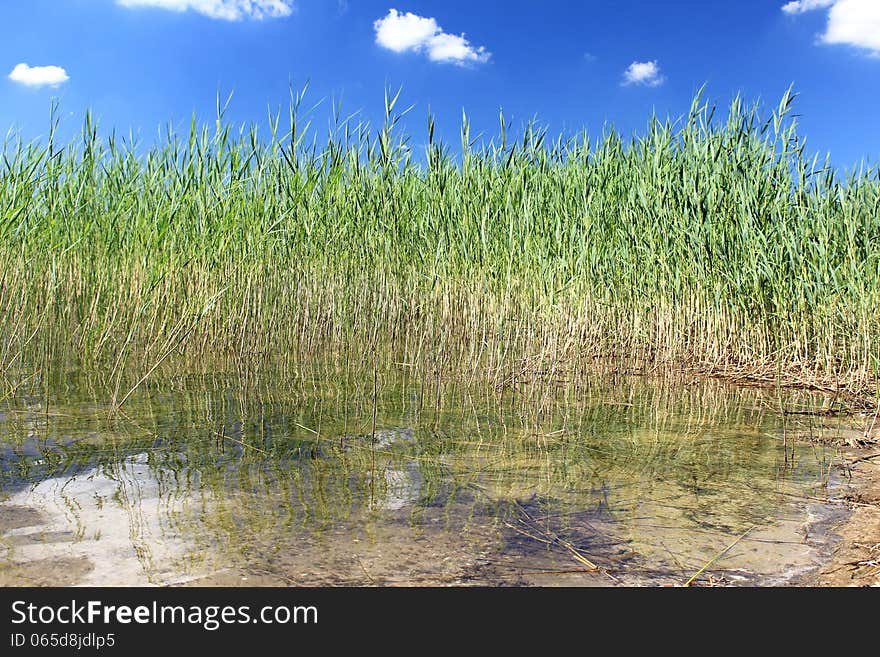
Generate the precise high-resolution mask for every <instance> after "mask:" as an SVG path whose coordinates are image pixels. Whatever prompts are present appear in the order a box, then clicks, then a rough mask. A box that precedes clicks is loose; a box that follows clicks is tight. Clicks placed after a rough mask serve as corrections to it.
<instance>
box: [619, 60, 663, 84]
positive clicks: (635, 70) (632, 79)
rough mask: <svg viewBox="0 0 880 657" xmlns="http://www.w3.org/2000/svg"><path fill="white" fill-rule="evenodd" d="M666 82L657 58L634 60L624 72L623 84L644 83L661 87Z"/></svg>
mask: <svg viewBox="0 0 880 657" xmlns="http://www.w3.org/2000/svg"><path fill="white" fill-rule="evenodd" d="M664 82H666V78H665V77H663V76H662V75H661V74H660V66H659V65H658V64H657V60H656V59H655V60H654V61H651V62H633V63H632V64H630V65H629V67H628V68H627V69H626V70H625V71H624V72H623V84H624V85H627V84H643V85H645V86H647V87H659V86H660V85H661V84H663V83H664Z"/></svg>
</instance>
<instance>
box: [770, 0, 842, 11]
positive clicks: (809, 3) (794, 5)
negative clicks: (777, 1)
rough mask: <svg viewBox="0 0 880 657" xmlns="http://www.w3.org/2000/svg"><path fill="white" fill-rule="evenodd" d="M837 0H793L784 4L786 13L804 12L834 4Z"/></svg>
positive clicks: (783, 7) (783, 9)
mask: <svg viewBox="0 0 880 657" xmlns="http://www.w3.org/2000/svg"><path fill="white" fill-rule="evenodd" d="M834 1H835V0H792V2H787V3H785V4H784V5H783V6H782V11H784V12H785V13H786V14H803V13H804V12H805V11H813V10H814V9H823V8H825V7H830V6H831V5H833V4H834Z"/></svg>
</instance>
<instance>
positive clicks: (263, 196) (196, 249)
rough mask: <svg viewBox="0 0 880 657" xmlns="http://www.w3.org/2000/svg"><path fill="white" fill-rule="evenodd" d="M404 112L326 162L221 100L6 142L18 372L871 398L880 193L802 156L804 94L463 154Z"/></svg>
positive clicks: (8, 277)
mask: <svg viewBox="0 0 880 657" xmlns="http://www.w3.org/2000/svg"><path fill="white" fill-rule="evenodd" d="M398 99H399V93H398V94H397V95H393V94H386V120H385V124H384V125H383V126H382V127H381V129H380V130H378V131H375V132H374V131H373V130H371V129H370V128H369V126H367V125H365V124H362V123H359V124H355V123H354V122H353V120H351V119H348V120H346V119H343V118H342V117H341V114H340V113H339V112H338V110H336V109H334V120H333V121H332V122H331V129H330V130H329V132H328V134H327V136H326V137H325V138H324V139H322V140H321V141H320V142H319V138H318V135H317V133H316V131H315V130H314V129H313V128H312V127H311V125H310V124H309V123H308V122H306V120H305V119H306V117H304V116H303V113H302V111H301V105H302V100H303V93H296V94H293V96H292V99H291V106H290V111H289V113H288V114H287V115H286V116H284V117H282V115H281V114H273V115H270V117H269V123H270V126H271V130H270V132H271V134H269V135H267V136H266V137H265V138H264V137H262V136H261V135H260V134H259V133H258V129H257V127H241V128H236V127H234V126H232V125H230V124H229V123H228V122H227V121H226V120H225V118H224V112H225V106H223V105H222V104H221V103H219V102H218V107H217V120H216V123H214V124H212V125H201V126H200V125H197V123H196V122H195V120H193V122H192V124H191V126H190V129H189V132H188V133H187V134H183V135H181V134H178V133H177V132H175V131H174V130H173V129H172V128H171V127H169V128H167V129H166V130H165V131H164V132H163V133H162V137H161V139H160V140H158V141H157V142H156V143H154V144H152V145H150V146H149V147H147V148H144V147H143V146H142V147H138V145H137V144H135V143H133V142H132V141H131V140H128V139H123V138H120V137H119V136H117V135H116V134H115V133H110V134H109V136H106V137H102V136H100V135H99V131H98V128H97V126H96V125H95V123H94V121H93V120H92V117H91V115H87V116H86V119H85V124H84V126H83V130H82V135H81V138H79V139H78V140H76V141H74V142H72V143H66V144H59V143H58V142H57V139H56V134H57V133H56V127H57V118H56V116H57V114H56V113H53V118H52V130H51V131H50V132H49V135H48V137H47V138H46V139H44V140H42V141H35V142H25V141H23V140H22V139H20V138H18V137H17V136H16V135H14V134H10V135H9V136H8V137H7V139H6V140H5V142H4V144H3V147H2V155H3V157H2V162H0V372H7V373H8V372H13V371H16V372H21V371H27V370H34V369H40V368H44V367H48V366H49V365H50V364H52V363H57V362H59V361H60V362H62V363H65V362H66V363H78V364H90V365H96V366H99V367H101V368H103V370H104V371H105V372H106V373H107V376H108V377H109V380H110V381H114V380H116V381H121V380H122V377H123V374H125V373H128V374H131V373H132V372H136V373H137V374H134V376H135V378H137V376H141V375H143V374H146V373H148V372H149V371H151V370H150V368H152V367H155V366H156V365H157V364H158V363H160V362H162V363H175V364H177V365H181V366H184V367H186V366H189V365H195V364H198V363H205V362H208V361H212V362H213V361H214V360H215V359H218V358H219V359H233V360H237V361H239V362H241V361H247V362H250V361H260V360H263V359H270V360H273V361H281V362H290V363H296V362H301V361H304V360H314V359H319V358H338V359H345V358H350V357H351V356H352V355H355V356H356V355H358V354H360V355H361V356H362V357H364V358H374V357H375V354H378V353H386V350H380V349H379V347H380V346H381V347H390V349H389V350H387V353H390V354H391V356H390V358H392V359H394V360H395V361H396V362H406V363H411V364H419V365H427V366H429V369H431V368H433V370H435V371H436V370H437V369H440V368H446V367H453V366H456V365H458V366H463V367H465V368H467V369H468V371H470V372H472V373H473V376H484V375H485V376H489V377H495V378H496V379H498V380H499V381H503V380H506V379H507V378H509V377H511V376H527V375H528V373H529V372H533V373H535V372H540V373H546V372H555V371H557V370H560V371H561V370H562V369H565V368H568V367H570V366H572V365H573V364H580V365H583V364H585V363H592V362H600V361H609V360H611V361H618V362H627V363H640V364H647V365H649V366H652V367H657V368H668V369H673V370H675V369H689V370H691V369H694V370H702V371H712V372H725V371H726V372H730V373H740V374H742V373H751V374H754V375H758V376H777V377H778V376H782V375H784V376H785V377H788V378H790V379H793V380H797V381H803V382H808V381H817V380H829V381H830V380H833V381H836V382H838V383H841V384H842V385H847V386H854V387H861V388H864V387H866V386H870V385H874V384H875V383H876V381H877V379H878V349H880V305H878V301H880V172H878V170H877V169H874V168H867V167H863V168H860V169H858V170H856V171H853V172H851V173H849V174H846V175H845V176H842V175H841V174H840V173H838V171H837V170H835V169H834V168H832V167H831V166H830V165H829V163H828V161H827V160H826V161H821V160H819V159H818V158H817V157H811V156H810V155H809V154H808V153H807V152H806V151H805V148H804V143H803V141H802V140H801V139H800V138H799V137H798V135H797V132H796V125H795V121H794V120H793V118H792V114H791V108H792V101H793V99H794V95H793V94H792V93H790V92H787V93H786V94H785V95H784V96H783V98H782V100H781V102H780V104H779V105H778V107H777V108H775V109H774V110H772V111H770V112H764V110H762V108H761V107H759V106H758V105H751V106H747V105H746V104H744V103H743V102H742V101H741V100H740V99H738V98H737V99H736V100H734V101H733V103H732V104H731V106H730V110H729V112H728V114H727V117H726V118H724V119H718V118H716V117H715V106H714V105H712V104H711V103H709V102H706V101H705V100H704V99H703V97H702V95H698V96H697V97H696V98H695V100H694V102H693V104H692V107H691V109H690V111H689V112H688V114H687V115H685V116H683V117H681V118H680V119H678V120H676V121H672V120H663V119H660V118H658V117H656V116H655V117H652V118H651V119H650V121H649V123H648V125H647V128H646V129H645V130H644V131H643V132H642V133H641V134H640V135H637V136H634V137H632V138H625V137H623V136H622V135H620V134H618V133H617V132H615V131H614V130H607V131H606V132H605V134H604V135H603V136H602V137H601V138H600V139H597V140H592V139H591V138H589V137H588V135H586V134H578V135H575V136H560V137H557V138H555V139H553V138H551V136H550V135H548V134H547V132H546V130H544V129H542V128H540V126H538V125H537V124H529V125H527V126H525V127H524V129H523V130H522V132H521V134H520V135H519V136H517V137H516V138H514V137H513V136H512V135H511V133H510V129H509V126H508V125H507V122H506V120H505V118H504V117H503V116H502V117H501V128H500V132H499V134H498V136H496V137H494V138H492V139H486V138H483V139H479V140H478V139H475V138H474V137H473V135H471V133H470V125H469V122H468V120H467V118H466V117H465V118H464V119H463V122H462V127H461V144H460V146H456V147H455V148H453V147H451V146H450V145H449V144H444V143H440V142H439V141H438V140H436V139H435V136H434V132H435V130H434V120H433V118H432V117H430V116H429V118H428V135H427V140H426V142H427V143H426V146H425V153H424V156H422V155H421V154H419V153H417V152H415V147H414V146H413V144H414V140H410V139H409V138H408V137H407V136H406V135H402V134H400V128H399V125H398V121H399V119H400V117H401V116H402V114H403V113H404V112H405V111H406V110H403V111H401V110H400V109H399V108H398V106H397V104H398ZM282 126H283V127H282ZM128 374H126V375H128ZM118 385H119V386H122V384H121V383H119V384H118ZM122 387H124V386H122ZM125 392H126V390H124V389H120V390H119V394H120V395H122V394H124V393H125Z"/></svg>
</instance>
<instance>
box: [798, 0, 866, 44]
mask: <svg viewBox="0 0 880 657" xmlns="http://www.w3.org/2000/svg"><path fill="white" fill-rule="evenodd" d="M826 8H827V9H829V11H828V25H827V26H826V28H825V33H824V34H822V37H821V40H822V42H823V43H829V44H844V45H850V46H856V47H857V48H865V49H866V50H869V51H870V52H871V53H872V54H874V55H880V2H878V0H795V1H794V2H789V3H787V4H785V5H783V7H782V11H784V12H785V13H787V14H800V13H803V12H805V11H811V10H813V9H826Z"/></svg>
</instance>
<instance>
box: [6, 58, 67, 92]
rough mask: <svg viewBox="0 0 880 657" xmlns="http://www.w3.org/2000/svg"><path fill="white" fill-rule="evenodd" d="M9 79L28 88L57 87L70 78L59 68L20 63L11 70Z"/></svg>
mask: <svg viewBox="0 0 880 657" xmlns="http://www.w3.org/2000/svg"><path fill="white" fill-rule="evenodd" d="M9 79H10V80H12V81H13V82H18V83H19V84H23V85H25V86H28V87H47V86H48V87H57V86H58V85H59V84H61V83H62V82H67V81H68V80H69V79H70V77H69V76H68V75H67V71H65V70H64V69H63V68H61V67H60V66H28V65H27V64H25V63H24V62H22V63H21V64H18V65H16V67H15V68H14V69H12V72H11V73H10V74H9Z"/></svg>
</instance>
